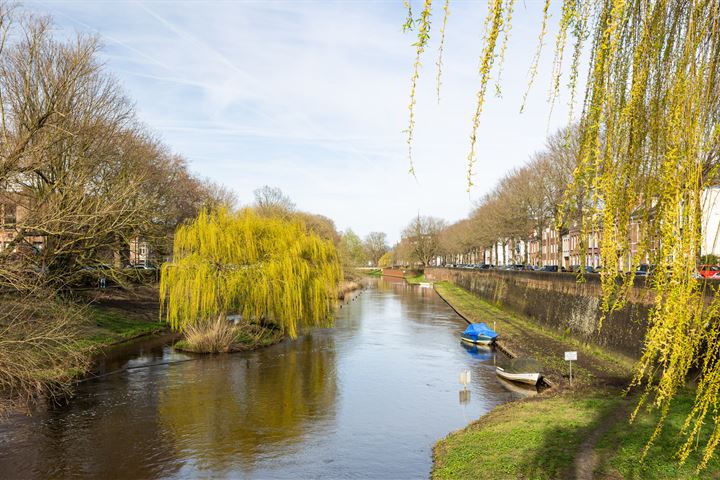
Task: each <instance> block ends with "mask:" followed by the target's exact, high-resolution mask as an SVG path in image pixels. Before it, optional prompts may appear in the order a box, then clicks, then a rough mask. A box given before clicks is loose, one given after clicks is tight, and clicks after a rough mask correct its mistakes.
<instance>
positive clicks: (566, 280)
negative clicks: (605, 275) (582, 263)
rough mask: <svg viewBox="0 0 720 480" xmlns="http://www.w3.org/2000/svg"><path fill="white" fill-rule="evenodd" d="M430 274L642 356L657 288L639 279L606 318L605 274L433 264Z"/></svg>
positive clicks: (560, 328) (557, 327) (586, 338)
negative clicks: (583, 275)
mask: <svg viewBox="0 0 720 480" xmlns="http://www.w3.org/2000/svg"><path fill="white" fill-rule="evenodd" d="M425 277H426V278H428V279H430V280H449V281H452V282H453V283H455V284H456V285H459V286H461V287H463V288H465V289H467V290H469V291H471V292H473V293H474V294H475V295H477V296H478V297H480V298H482V299H483V300H486V301H488V302H491V303H493V304H495V305H498V306H499V307H502V308H504V309H507V310H510V311H514V312H516V313H519V314H522V315H524V316H526V317H529V318H530V319H532V320H534V321H535V322H537V323H539V324H541V325H543V326H546V327H550V328H553V329H555V330H557V331H558V332H561V333H564V332H568V333H570V334H571V335H572V336H574V337H576V338H578V339H581V340H583V341H586V342H590V343H593V344H596V345H598V346H600V347H603V348H609V349H612V350H615V351H618V352H621V353H624V354H626V355H629V356H632V357H634V358H638V357H639V355H640V353H641V350H642V345H643V338H644V336H645V330H646V329H647V316H648V311H649V308H650V305H651V302H652V292H650V291H649V290H648V289H647V288H645V287H644V286H643V285H642V283H644V280H643V279H636V285H635V286H634V287H633V289H632V291H631V292H630V296H629V301H628V304H627V306H626V307H625V308H624V309H623V310H621V311H619V312H615V313H613V314H612V315H611V316H609V317H607V318H606V319H605V320H604V322H603V325H602V329H601V330H599V331H598V325H599V320H600V301H601V296H602V292H601V290H600V278H599V276H597V275H591V276H587V277H586V280H585V282H582V283H578V282H577V278H576V277H575V275H574V274H566V273H549V272H513V271H492V270H491V271H475V270H458V269H449V268H427V269H425Z"/></svg>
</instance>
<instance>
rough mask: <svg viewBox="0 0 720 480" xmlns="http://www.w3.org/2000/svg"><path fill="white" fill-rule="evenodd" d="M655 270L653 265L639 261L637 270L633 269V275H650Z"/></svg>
mask: <svg viewBox="0 0 720 480" xmlns="http://www.w3.org/2000/svg"><path fill="white" fill-rule="evenodd" d="M654 270H655V265H648V264H647V263H641V264H640V265H638V268H637V270H635V275H640V276H644V275H650V274H651V273H653V271H654Z"/></svg>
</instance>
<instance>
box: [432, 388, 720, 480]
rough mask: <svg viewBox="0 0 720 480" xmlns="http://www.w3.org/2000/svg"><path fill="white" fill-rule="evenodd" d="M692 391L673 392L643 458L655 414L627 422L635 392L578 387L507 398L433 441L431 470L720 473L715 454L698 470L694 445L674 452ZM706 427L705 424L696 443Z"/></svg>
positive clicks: (507, 474) (448, 474)
mask: <svg viewBox="0 0 720 480" xmlns="http://www.w3.org/2000/svg"><path fill="white" fill-rule="evenodd" d="M693 395H694V394H693V392H692V391H684V392H682V393H681V394H680V395H679V396H678V398H677V400H676V401H675V402H674V404H673V407H672V409H671V411H670V414H669V416H668V420H667V423H666V425H665V428H664V429H663V431H662V433H661V434H660V436H659V437H658V439H657V440H656V441H655V443H654V444H653V446H652V447H651V448H650V450H649V452H648V455H647V457H646V458H645V460H644V461H640V459H641V457H642V452H643V449H644V448H645V445H646V443H647V440H648V439H649V438H650V435H651V434H652V431H653V429H654V428H655V425H656V422H657V419H658V414H657V412H648V411H643V412H641V413H640V415H639V416H638V418H637V419H636V421H635V422H633V423H629V412H630V411H631V410H632V408H633V407H634V405H635V402H636V401H637V399H636V398H622V397H621V396H620V395H619V392H617V391H608V392H587V391H584V392H580V393H571V392H565V393H563V394H560V395H551V396H548V397H544V396H540V397H535V398H532V399H527V400H522V401H517V402H514V403H510V404H506V405H503V406H500V407H498V408H496V409H495V410H493V411H492V412H490V413H489V414H487V415H485V416H483V417H481V418H480V419H479V420H477V421H476V422H473V423H472V424H470V425H468V426H467V427H466V428H465V429H463V430H460V431H457V432H454V433H452V434H450V435H449V436H448V437H446V438H445V439H443V440H441V441H439V442H438V443H437V444H436V445H435V449H434V452H433V453H434V458H435V466H434V469H433V478H436V479H455V478H462V479H517V478H532V479H555V478H573V477H576V476H577V473H578V470H579V469H582V468H589V469H590V470H589V473H590V475H591V476H592V478H597V479H605V480H611V479H613V480H614V479H619V478H622V479H633V480H635V479H636V480H643V479H650V478H652V479H667V480H670V479H697V480H700V479H710V478H720V461H719V460H718V459H717V457H716V458H714V459H713V460H711V462H710V463H709V465H708V468H707V469H705V470H703V471H702V472H699V473H698V472H696V467H697V465H698V464H699V461H700V454H699V453H697V452H695V453H693V454H692V455H691V456H690V458H689V459H688V461H687V462H686V463H685V464H684V465H680V464H679V463H678V460H677V458H676V457H675V453H676V452H677V450H678V448H679V446H680V444H679V441H680V438H681V437H680V427H681V425H682V422H683V421H684V419H685V416H686V415H687V413H688V412H689V411H690V408H691V406H692V400H693V398H694V397H693ZM598 432H599V434H598ZM709 433H710V432H709V429H706V430H705V432H704V436H703V438H702V439H701V444H702V443H703V441H706V440H707V438H708V436H709ZM592 436H597V438H596V439H594V441H593V443H592V444H591V445H590V447H589V455H584V456H582V458H591V459H594V461H593V462H592V464H590V465H587V464H586V465H583V464H582V462H581V461H580V460H579V457H580V456H579V454H580V453H581V452H582V450H583V448H584V447H583V443H584V442H586V441H587V440H588V438H589V437H592ZM585 448H586V447H585Z"/></svg>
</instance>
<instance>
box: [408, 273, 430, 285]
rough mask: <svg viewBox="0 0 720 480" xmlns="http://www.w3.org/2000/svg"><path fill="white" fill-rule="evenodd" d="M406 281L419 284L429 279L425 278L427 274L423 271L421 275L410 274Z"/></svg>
mask: <svg viewBox="0 0 720 480" xmlns="http://www.w3.org/2000/svg"><path fill="white" fill-rule="evenodd" d="M405 281H406V282H407V283H409V284H410V285H419V284H421V283H425V282H427V280H425V274H424V273H421V274H420V275H414V276H410V277H405Z"/></svg>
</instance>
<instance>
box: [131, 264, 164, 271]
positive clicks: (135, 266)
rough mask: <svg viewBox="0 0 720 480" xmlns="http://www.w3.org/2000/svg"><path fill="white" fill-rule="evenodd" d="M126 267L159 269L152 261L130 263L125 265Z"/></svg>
mask: <svg viewBox="0 0 720 480" xmlns="http://www.w3.org/2000/svg"><path fill="white" fill-rule="evenodd" d="M125 268H126V269H132V270H157V266H156V265H153V264H152V263H147V264H143V263H136V264H132V263H130V264H128V265H125Z"/></svg>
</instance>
